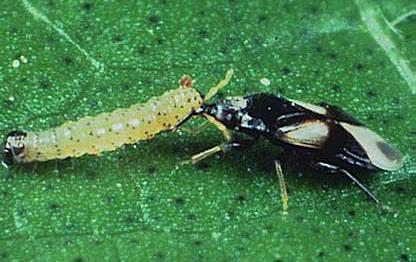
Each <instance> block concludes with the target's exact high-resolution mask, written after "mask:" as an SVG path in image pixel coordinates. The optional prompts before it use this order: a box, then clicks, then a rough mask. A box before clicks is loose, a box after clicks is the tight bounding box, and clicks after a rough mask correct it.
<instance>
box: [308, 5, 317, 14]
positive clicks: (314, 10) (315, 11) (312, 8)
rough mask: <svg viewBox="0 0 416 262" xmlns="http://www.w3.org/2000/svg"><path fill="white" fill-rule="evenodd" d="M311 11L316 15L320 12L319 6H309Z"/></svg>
mask: <svg viewBox="0 0 416 262" xmlns="http://www.w3.org/2000/svg"><path fill="white" fill-rule="evenodd" d="M309 11H310V12H311V14H313V15H316V14H318V11H319V9H318V7H316V6H314V5H313V6H311V7H310V8H309Z"/></svg>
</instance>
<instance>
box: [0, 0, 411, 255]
mask: <svg viewBox="0 0 416 262" xmlns="http://www.w3.org/2000/svg"><path fill="white" fill-rule="evenodd" d="M3 2H4V3H3V4H2V10H1V16H0V24H1V27H0V34H1V35H2V36H3V37H2V38H1V39H0V43H1V46H2V48H1V49H0V57H1V58H2V59H1V60H0V95H1V96H0V99H1V100H0V102H1V104H0V108H1V109H2V110H1V115H0V116H1V117H0V130H2V133H3V134H4V135H5V134H6V133H7V132H8V131H11V130H14V129H24V130H44V129H47V128H50V127H54V126H57V125H60V124H62V123H64V122H66V121H69V120H76V119H78V118H80V117H82V116H86V115H96V114H98V113H100V112H108V111H111V110H114V109H116V108H120V107H128V106H130V105H132V104H134V103H138V102H145V101H147V100H148V99H149V98H151V97H153V96H158V95H161V94H162V93H163V92H165V91H166V90H170V89H173V88H175V87H176V86H177V81H178V79H179V78H180V76H182V75H183V74H190V75H192V76H193V77H195V78H196V79H197V88H198V89H199V90H200V91H202V92H204V93H205V92H207V91H208V89H209V87H210V86H213V85H214V84H216V83H217V81H218V80H220V79H221V78H222V77H223V75H224V73H225V71H226V70H227V69H228V68H234V70H235V75H234V78H233V80H232V82H231V83H230V85H229V86H227V88H226V89H225V90H224V91H223V92H222V95H245V94H253V93H257V92H272V93H282V94H284V95H286V96H288V97H290V98H293V99H298V100H302V101H307V102H319V101H326V102H329V103H333V104H336V105H339V106H341V107H343V108H345V109H346V110H347V111H349V112H351V113H352V114H353V115H354V116H356V117H357V118H358V119H360V120H362V121H363V122H365V123H366V124H367V125H368V126H369V127H370V128H372V129H373V130H375V131H376V132H378V133H380V134H381V135H382V136H383V137H384V138H386V139H387V140H388V141H390V142H391V143H392V144H393V145H395V146H397V148H399V149H400V150H401V151H402V152H403V153H404V154H405V156H406V163H405V167H404V168H402V169H401V170H399V171H396V172H380V173H377V174H375V175H369V176H368V175H367V176H366V175H361V176H359V177H360V178H361V179H362V180H363V181H364V183H365V184H366V185H368V187H369V188H370V189H371V190H372V191H373V192H374V193H375V194H376V195H377V196H378V197H379V198H380V199H381V200H382V201H383V203H385V204H387V205H388V206H390V207H391V208H392V209H393V210H394V212H392V213H385V212H383V211H382V210H380V209H379V208H377V207H376V206H375V205H374V204H373V203H372V202H370V201H368V200H367V199H366V197H365V195H364V194H363V193H362V192H361V191H360V190H359V189H358V188H357V187H355V186H353V185H352V184H351V183H350V182H349V181H348V180H345V179H340V178H339V177H335V176H331V175H328V174H319V173H318V174H317V173H313V174H312V173H309V172H303V173H300V172H299V171H296V170H294V169H293V168H292V167H290V166H283V170H284V173H285V178H286V184H287V186H288V189H289V213H288V214H287V215H282V212H281V210H282V208H281V201H280V193H279V187H278V180H277V176H276V174H275V173H274V167H273V160H274V159H276V158H279V157H281V155H279V154H280V153H281V151H280V150H279V148H278V147H276V146H273V145H271V144H270V143H267V141H262V142H261V143H259V144H257V145H256V146H255V147H254V148H252V149H250V150H246V151H236V152H230V153H228V154H226V155H224V156H220V157H213V158H211V159H208V160H206V161H204V162H203V163H202V164H201V165H197V166H192V165H180V163H181V161H183V160H186V159H188V158H189V157H190V156H191V155H192V154H195V153H198V152H200V151H202V150H204V149H206V148H209V147H211V146H214V145H216V144H219V143H221V142H222V138H221V134H219V132H218V131H216V130H215V129H213V128H208V129H206V130H204V131H203V132H202V133H201V134H199V135H192V134H189V133H186V132H183V131H178V132H172V133H166V134H162V135H159V136H157V137H156V138H154V139H152V140H149V141H144V142H140V143H138V144H137V145H133V146H131V145H130V146H125V147H123V148H120V149H119V150H117V151H114V152H107V153H104V154H103V155H102V156H100V157H97V156H86V157H82V158H78V159H68V160H62V161H49V162H46V163H34V164H30V165H27V166H23V167H18V168H15V169H11V170H6V169H1V170H0V202H1V205H0V235H1V236H0V259H1V260H35V261H45V260H77V261H82V260H97V259H104V260H132V261H137V260H138V261H143V260H150V259H155V260H166V261H171V260H214V259H221V260H237V259H238V260H246V261H253V260H263V261H272V260H276V261H281V260H283V261H291V260H320V259H324V260H328V261H330V260H334V259H337V260H338V261H339V260H345V261H356V260H365V261H368V260H386V261H394V260H415V259H416V253H415V247H416V238H415V237H414V236H415V234H416V232H415V231H416V229H415V228H416V226H415V223H416V221H415V217H416V195H415V192H416V183H415V171H416V167H415V163H416V162H415V156H414V154H415V142H416V140H415V132H416V128H415V127H416V126H415V122H416V103H415V102H416V99H415V90H416V81H415V79H416V48H415V46H416V14H415V10H416V5H415V3H414V1H412V0H408V1H406V0H399V1H377V2H376V1H374V2H372V1H370V0H356V1H354V2H352V1H322V2H317V1H312V2H310V1H231V0H230V1H163V0H160V1H123V2H122V3H121V2H117V1H92V0H91V1H88V0H86V1H62V0H60V1H58V0H49V1H41V0H36V1H34V0H21V1H11V0H6V1H3ZM261 79H263V81H260V80H261ZM264 79H268V80H270V82H271V84H270V85H264V84H262V83H266V82H267V81H264ZM201 122H202V119H194V120H192V121H190V122H189V123H188V124H187V127H188V128H189V127H191V128H194V127H197V126H198V125H199V124H201ZM357 175H360V174H357Z"/></svg>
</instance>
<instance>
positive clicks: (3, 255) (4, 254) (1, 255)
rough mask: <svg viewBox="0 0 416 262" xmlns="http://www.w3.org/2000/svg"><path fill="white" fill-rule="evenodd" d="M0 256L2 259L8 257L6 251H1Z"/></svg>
mask: <svg viewBox="0 0 416 262" xmlns="http://www.w3.org/2000/svg"><path fill="white" fill-rule="evenodd" d="M0 257H1V258H3V259H6V258H8V257H9V254H7V253H6V252H3V253H1V254H0Z"/></svg>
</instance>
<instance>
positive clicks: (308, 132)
mask: <svg viewBox="0 0 416 262" xmlns="http://www.w3.org/2000/svg"><path fill="white" fill-rule="evenodd" d="M328 135H329V126H328V125H327V123H325V122H323V121H321V120H318V119H312V120H306V121H303V122H297V123H294V124H291V125H286V126H282V127H280V128H279V129H278V132H276V136H277V137H276V138H278V139H279V140H281V141H284V142H286V143H289V144H292V145H297V146H302V147H308V148H321V147H322V146H323V144H324V143H325V141H326V140H327V138H328Z"/></svg>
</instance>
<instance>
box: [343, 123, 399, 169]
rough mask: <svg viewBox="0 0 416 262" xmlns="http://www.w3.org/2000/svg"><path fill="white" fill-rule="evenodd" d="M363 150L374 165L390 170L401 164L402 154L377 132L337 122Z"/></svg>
mask: <svg viewBox="0 0 416 262" xmlns="http://www.w3.org/2000/svg"><path fill="white" fill-rule="evenodd" d="M339 124H340V125H341V126H342V127H343V128H344V129H345V130H346V131H347V132H348V133H350V134H351V135H352V136H353V137H354V139H355V140H356V141H357V142H358V143H359V144H360V146H361V147H362V148H363V149H364V150H365V152H366V154H367V156H368V158H369V159H370V161H371V163H372V164H373V165H375V166H376V167H378V168H380V169H383V170H387V171H392V170H397V169H399V168H401V167H402V166H403V156H402V154H401V153H400V152H399V151H397V150H396V149H395V148H394V147H392V146H391V145H389V144H388V143H387V142H386V141H385V140H384V139H383V138H381V137H380V136H379V135H378V134H377V133H375V132H373V131H371V130H370V129H368V128H367V127H365V126H357V125H353V124H349V123H345V122H340V123H339Z"/></svg>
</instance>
